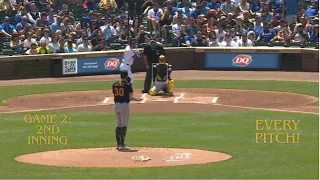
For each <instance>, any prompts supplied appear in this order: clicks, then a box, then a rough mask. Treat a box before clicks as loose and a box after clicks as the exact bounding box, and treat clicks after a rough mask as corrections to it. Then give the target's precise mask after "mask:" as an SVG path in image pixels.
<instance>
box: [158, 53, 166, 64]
mask: <svg viewBox="0 0 320 180" xmlns="http://www.w3.org/2000/svg"><path fill="white" fill-rule="evenodd" d="M165 62H166V57H165V56H164V55H160V56H159V63H165Z"/></svg>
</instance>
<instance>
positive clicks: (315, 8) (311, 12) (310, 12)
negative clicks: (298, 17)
mask: <svg viewBox="0 0 320 180" xmlns="http://www.w3.org/2000/svg"><path fill="white" fill-rule="evenodd" d="M318 13H319V4H318V3H312V5H311V6H309V7H308V8H307V9H306V16H307V18H313V17H315V16H316V15H317V14H318Z"/></svg>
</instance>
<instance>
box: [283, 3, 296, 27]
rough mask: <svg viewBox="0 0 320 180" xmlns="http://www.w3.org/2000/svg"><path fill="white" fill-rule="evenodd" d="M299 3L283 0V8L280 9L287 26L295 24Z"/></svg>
mask: <svg viewBox="0 0 320 180" xmlns="http://www.w3.org/2000/svg"><path fill="white" fill-rule="evenodd" d="M299 3H300V0H284V6H283V7H282V17H286V21H287V22H288V23H289V24H294V23H296V22H297V15H298V12H299V6H300V5H299ZM285 14H286V15H285Z"/></svg>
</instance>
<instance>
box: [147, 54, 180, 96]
mask: <svg viewBox="0 0 320 180" xmlns="http://www.w3.org/2000/svg"><path fill="white" fill-rule="evenodd" d="M153 70H154V71H155V72H153V73H152V74H153V75H154V76H155V78H153V79H154V86H153V87H152V88H151V89H150V91H149V94H150V95H151V96H155V95H156V94H157V93H159V92H160V91H161V90H162V91H163V92H164V93H167V94H169V95H173V88H174V81H173V79H171V71H172V70H171V65H170V64H168V63H166V59H165V56H164V55H161V56H159V63H154V64H153Z"/></svg>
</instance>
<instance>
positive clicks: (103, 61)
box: [77, 56, 122, 74]
mask: <svg viewBox="0 0 320 180" xmlns="http://www.w3.org/2000/svg"><path fill="white" fill-rule="evenodd" d="M121 61H122V56H106V57H90V58H78V63H77V64H78V73H79V74H90V73H104V72H119V71H120V64H121Z"/></svg>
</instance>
